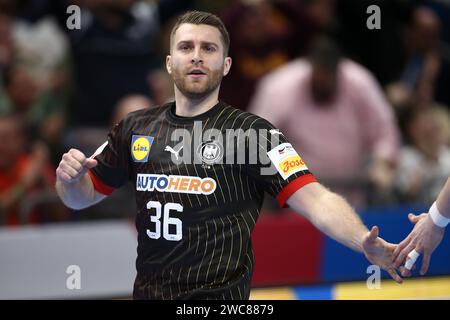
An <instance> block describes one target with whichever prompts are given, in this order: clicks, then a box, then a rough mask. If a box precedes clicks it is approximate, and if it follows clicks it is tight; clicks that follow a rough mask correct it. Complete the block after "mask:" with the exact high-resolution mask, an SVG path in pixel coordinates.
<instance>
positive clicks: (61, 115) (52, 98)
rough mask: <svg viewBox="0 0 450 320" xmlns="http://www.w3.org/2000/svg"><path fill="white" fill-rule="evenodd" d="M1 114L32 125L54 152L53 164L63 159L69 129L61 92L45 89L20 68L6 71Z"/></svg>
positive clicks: (9, 67)
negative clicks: (62, 150) (66, 132)
mask: <svg viewBox="0 0 450 320" xmlns="http://www.w3.org/2000/svg"><path fill="white" fill-rule="evenodd" d="M3 85H4V92H3V97H2V100H3V103H2V106H1V108H0V109H1V110H0V111H3V112H12V113H15V114H18V115H20V117H21V118H22V119H23V121H25V122H26V123H27V125H29V126H30V127H31V128H32V130H33V131H35V134H36V135H37V136H38V137H39V138H41V139H42V141H44V142H45V143H47V144H48V146H49V147H50V148H51V149H50V152H51V155H50V156H51V160H52V163H53V164H55V163H58V162H59V160H57V159H59V158H58V157H60V155H61V135H62V132H63V130H64V127H65V106H66V99H65V98H64V95H60V94H59V93H60V92H55V91H52V90H49V89H43V86H40V85H39V83H38V81H37V80H36V79H35V78H33V77H32V76H31V75H30V73H29V71H28V70H26V69H25V68H24V67H22V66H19V65H11V66H8V67H7V68H6V69H5V70H4V78H3Z"/></svg>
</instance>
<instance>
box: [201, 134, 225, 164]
mask: <svg viewBox="0 0 450 320" xmlns="http://www.w3.org/2000/svg"><path fill="white" fill-rule="evenodd" d="M197 154H198V156H199V157H200V159H201V160H202V166H203V167H205V168H208V169H209V168H210V167H211V165H213V164H215V163H219V162H220V161H221V160H222V157H223V147H222V146H221V145H220V144H219V143H217V142H216V141H213V140H209V141H206V142H202V143H201V144H200V145H199V147H198V148H197Z"/></svg>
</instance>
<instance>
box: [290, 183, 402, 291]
mask: <svg viewBox="0 0 450 320" xmlns="http://www.w3.org/2000/svg"><path fill="white" fill-rule="evenodd" d="M287 204H288V205H289V206H291V207H292V208H293V209H294V210H295V211H297V212H298V213H300V214H302V215H303V216H305V217H306V218H307V219H308V220H309V221H311V223H312V224H314V225H315V226H316V227H317V228H318V229H319V230H320V231H322V232H323V233H325V234H326V235H328V236H329V237H331V238H332V239H334V240H336V241H338V242H340V243H342V244H343V245H345V246H347V247H349V248H351V249H353V250H355V251H358V252H362V253H364V255H365V257H366V258H367V260H369V261H370V262H371V263H372V264H375V265H378V266H380V267H381V268H382V269H384V270H386V271H387V272H388V273H389V275H390V276H391V277H392V278H393V279H394V280H395V281H396V282H398V283H401V282H402V278H401V277H400V276H399V275H398V274H397V272H396V268H395V264H394V259H393V253H394V250H395V248H396V245H394V244H392V243H389V242H386V241H385V240H383V239H381V238H379V237H378V228H377V227H373V228H372V229H371V230H370V231H369V230H367V228H366V226H365V225H364V224H363V223H362V222H361V219H360V218H359V217H358V215H357V214H356V212H355V211H354V210H353V209H352V208H351V207H350V205H349V204H348V203H347V202H346V201H345V200H344V199H343V198H342V197H340V196H338V195H337V194H335V193H333V192H330V191H329V190H327V189H326V188H325V187H323V186H322V185H321V184H319V183H318V182H313V183H310V184H307V185H305V186H304V187H302V188H300V189H299V190H297V191H296V192H295V193H294V194H293V195H291V197H290V198H289V199H288V200H287Z"/></svg>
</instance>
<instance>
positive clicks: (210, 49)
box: [203, 46, 216, 52]
mask: <svg viewBox="0 0 450 320" xmlns="http://www.w3.org/2000/svg"><path fill="white" fill-rule="evenodd" d="M203 50H205V51H206V52H215V51H216V48H215V47H214V46H204V47H203Z"/></svg>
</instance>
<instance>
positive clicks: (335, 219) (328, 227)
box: [287, 182, 369, 252]
mask: <svg viewBox="0 0 450 320" xmlns="http://www.w3.org/2000/svg"><path fill="white" fill-rule="evenodd" d="M287 204H288V205H289V206H290V207H291V208H292V209H294V210H295V211H296V212H298V213H300V214H302V215H303V216H304V217H305V218H307V219H308V220H309V221H310V222H311V223H312V224H313V225H314V226H316V228H318V229H319V230H320V231H322V232H323V233H325V234H326V235H328V236H329V237H331V238H333V239H334V240H336V241H338V242H340V243H342V244H343V245H345V246H347V247H349V248H352V249H353V250H355V251H358V252H363V248H362V242H363V240H364V237H365V236H366V234H367V233H368V232H369V231H368V230H367V228H366V226H365V225H364V224H363V223H362V222H361V219H360V218H359V217H358V215H357V214H356V213H355V211H354V210H353V209H352V208H351V207H350V205H349V204H348V203H347V202H346V201H345V200H344V199H343V198H342V197H340V196H339V195H337V194H335V193H332V192H330V191H329V190H327V189H326V188H325V187H323V186H322V185H321V184H319V183H317V182H314V183H310V184H308V185H306V186H304V187H303V188H301V189H299V190H298V191H296V192H295V193H294V194H293V195H292V196H291V197H290V198H289V199H288V201H287Z"/></svg>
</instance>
